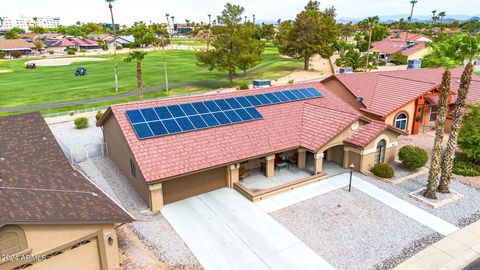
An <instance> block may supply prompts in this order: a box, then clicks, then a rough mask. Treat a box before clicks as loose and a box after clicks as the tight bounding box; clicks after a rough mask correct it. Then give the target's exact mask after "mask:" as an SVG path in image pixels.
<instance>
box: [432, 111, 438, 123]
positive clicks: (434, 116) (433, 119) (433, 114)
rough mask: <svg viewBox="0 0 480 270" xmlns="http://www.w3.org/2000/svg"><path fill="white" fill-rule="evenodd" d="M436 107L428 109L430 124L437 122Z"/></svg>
mask: <svg viewBox="0 0 480 270" xmlns="http://www.w3.org/2000/svg"><path fill="white" fill-rule="evenodd" d="M437 115H438V107H432V108H430V122H435V121H437Z"/></svg>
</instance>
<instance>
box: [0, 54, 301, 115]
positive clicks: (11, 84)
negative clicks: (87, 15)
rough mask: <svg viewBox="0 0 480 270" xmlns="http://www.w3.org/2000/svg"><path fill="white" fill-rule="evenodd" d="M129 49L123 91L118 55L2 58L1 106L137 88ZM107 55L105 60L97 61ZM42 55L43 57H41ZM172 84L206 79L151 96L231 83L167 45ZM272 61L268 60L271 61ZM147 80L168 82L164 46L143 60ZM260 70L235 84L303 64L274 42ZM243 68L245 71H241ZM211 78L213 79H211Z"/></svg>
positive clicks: (82, 97)
mask: <svg viewBox="0 0 480 270" xmlns="http://www.w3.org/2000/svg"><path fill="white" fill-rule="evenodd" d="M125 57H126V51H124V52H122V51H119V54H118V78H119V92H115V90H114V79H113V78H114V76H113V56H112V55H96V56H94V57H93V56H92V59H91V60H92V61H87V59H88V58H85V57H82V59H81V60H82V61H83V62H78V61H70V62H71V63H70V64H69V65H61V66H60V65H59V66H42V65H38V66H37V68H36V69H26V68H25V63H26V62H28V61H35V59H28V60H26V59H16V60H8V61H0V71H2V72H0V85H1V87H0V96H1V98H0V108H9V107H18V106H29V105H38V104H49V103H57V102H65V101H75V100H87V99H93V98H99V97H106V96H115V95H119V94H122V93H127V92H132V91H135V90H136V85H137V82H136V80H137V78H136V65H135V63H126V62H124V61H123V59H124V58H125ZM98 58H104V59H105V60H106V61H98V60H99V59H98ZM41 61H42V60H40V62H41ZM166 61H167V67H168V82H169V85H174V84H180V83H182V84H188V83H196V82H202V84H201V85H192V86H182V87H174V88H171V89H170V91H169V92H168V93H166V92H165V91H164V90H161V89H160V90H157V91H150V92H148V93H146V96H145V97H146V98H156V97H163V96H168V95H176V94H183V93H188V92H195V91H199V90H207V89H216V88H220V87H227V86H228V83H227V82H226V81H219V80H221V79H224V78H226V77H227V73H226V72H218V71H209V70H208V69H207V68H205V67H200V66H198V64H197V60H196V55H195V52H194V51H187V50H168V51H167V54H166ZM266 64H267V65H266ZM142 65H143V85H144V88H145V89H148V88H152V87H158V88H160V87H164V86H165V73H164V62H163V52H162V51H160V50H159V51H150V52H148V55H147V56H146V57H145V59H144V60H143V62H142ZM78 67H84V68H85V69H86V70H87V75H86V76H75V70H76V69H77V68H78ZM258 67H261V68H260V69H258V70H255V71H253V72H251V73H249V74H248V75H247V76H245V77H239V78H237V79H235V81H234V84H235V85H236V86H238V85H241V84H244V83H250V82H251V80H252V79H255V78H266V79H272V80H274V79H277V78H279V77H282V76H285V75H287V74H289V73H291V72H292V71H293V70H295V69H298V68H301V67H302V63H301V62H299V61H296V60H290V59H285V58H282V57H281V56H280V55H279V54H278V50H277V48H275V47H267V48H265V52H264V53H263V55H262V61H261V62H260V63H259V65H258ZM238 72H239V73H241V72H240V71H238ZM210 82H211V83H210ZM136 99H137V97H136V96H135V95H132V96H129V97H122V98H119V99H111V100H108V101H103V102H99V103H90V104H85V105H75V106H69V107H61V108H55V109H49V110H45V111H44V112H46V111H48V112H58V111H67V110H70V109H78V108H85V107H94V106H104V105H109V104H114V103H118V102H125V101H133V100H136Z"/></svg>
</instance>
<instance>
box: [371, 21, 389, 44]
mask: <svg viewBox="0 0 480 270" xmlns="http://www.w3.org/2000/svg"><path fill="white" fill-rule="evenodd" d="M388 35H389V33H388V28H387V26H386V25H382V24H376V25H374V26H373V29H372V42H375V41H380V40H383V39H385V38H386V37H388Z"/></svg>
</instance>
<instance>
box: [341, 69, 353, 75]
mask: <svg viewBox="0 0 480 270" xmlns="http://www.w3.org/2000/svg"><path fill="white" fill-rule="evenodd" d="M344 73H353V68H340V74H344Z"/></svg>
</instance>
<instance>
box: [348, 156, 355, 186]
mask: <svg viewBox="0 0 480 270" xmlns="http://www.w3.org/2000/svg"><path fill="white" fill-rule="evenodd" d="M348 168H350V183H349V184H348V192H352V174H353V169H355V164H353V163H352V164H350V166H348Z"/></svg>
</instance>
